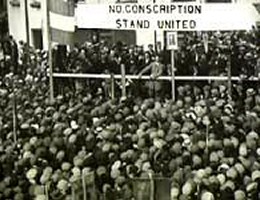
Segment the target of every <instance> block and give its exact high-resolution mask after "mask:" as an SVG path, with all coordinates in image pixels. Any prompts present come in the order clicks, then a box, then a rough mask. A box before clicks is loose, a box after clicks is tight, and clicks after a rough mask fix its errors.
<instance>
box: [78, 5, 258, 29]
mask: <svg viewBox="0 0 260 200" xmlns="http://www.w3.org/2000/svg"><path fill="white" fill-rule="evenodd" d="M255 17H256V15H255V13H254V8H253V6H252V5H250V4H228V3H224V4H221V3H210V4H196V3H182V4H179V3H178V4H176V3H172V4H171V3H168V4H159V3H158V4H156V3H155V4H127V3H126V4H89V5H88V4H79V5H78V7H77V10H76V18H77V20H76V21H77V22H76V24H77V26H78V28H100V29H122V30H136V29H146V30H147V29H151V30H172V31H194V30H201V31H203V30H205V31H206V30H241V29H246V30H249V29H251V27H252V25H254V24H255V21H256V18H255Z"/></svg>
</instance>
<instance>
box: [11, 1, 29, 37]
mask: <svg viewBox="0 0 260 200" xmlns="http://www.w3.org/2000/svg"><path fill="white" fill-rule="evenodd" d="M7 10H8V23H9V33H10V35H13V37H14V38H15V39H16V40H17V41H20V40H23V41H26V27H25V5H24V0H23V1H20V7H13V6H12V5H11V4H10V0H8V5H7Z"/></svg>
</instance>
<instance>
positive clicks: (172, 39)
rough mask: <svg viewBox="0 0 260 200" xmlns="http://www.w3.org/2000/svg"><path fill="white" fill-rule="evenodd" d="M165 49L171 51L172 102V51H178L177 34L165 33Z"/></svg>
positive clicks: (173, 90) (173, 64) (173, 65)
mask: <svg viewBox="0 0 260 200" xmlns="http://www.w3.org/2000/svg"><path fill="white" fill-rule="evenodd" d="M166 39H167V40H166V42H167V49H168V50H171V75H172V100H173V101H175V98H176V95H175V62H174V50H177V49H178V41H177V40H178V37H177V32H173V31H170V32H167V33H166Z"/></svg>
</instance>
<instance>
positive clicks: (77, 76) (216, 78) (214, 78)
mask: <svg viewBox="0 0 260 200" xmlns="http://www.w3.org/2000/svg"><path fill="white" fill-rule="evenodd" d="M53 77H54V78H72V79H110V80H111V88H112V89H111V90H112V91H111V93H112V97H113V95H114V93H115V92H114V89H115V87H114V80H115V79H119V80H121V84H122V87H121V90H122V97H123V96H126V80H146V81H147V80H152V79H151V77H150V76H141V77H140V76H138V75H124V73H122V74H115V75H111V74H79V73H77V74H74V73H53ZM155 80H156V81H172V80H173V77H172V76H159V77H157V78H156V79H155ZM174 81H227V83H230V82H231V81H238V82H239V81H260V79H259V78H258V77H250V78H242V77H239V76H232V77H228V76H175V77H174ZM229 85H230V87H231V84H229ZM172 87H175V84H174V85H173V86H172ZM174 90H175V88H173V90H172V91H174ZM229 92H230V96H231V88H229ZM172 96H173V99H175V94H172Z"/></svg>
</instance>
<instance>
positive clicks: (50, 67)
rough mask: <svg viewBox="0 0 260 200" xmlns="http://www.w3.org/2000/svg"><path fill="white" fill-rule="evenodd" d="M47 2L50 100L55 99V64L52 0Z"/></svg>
mask: <svg viewBox="0 0 260 200" xmlns="http://www.w3.org/2000/svg"><path fill="white" fill-rule="evenodd" d="M46 4H47V32H48V63H49V84H50V101H51V102H53V101H54V89H53V65H52V41H51V40H52V37H51V27H50V0H46Z"/></svg>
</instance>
